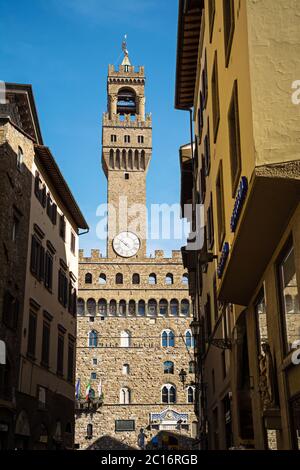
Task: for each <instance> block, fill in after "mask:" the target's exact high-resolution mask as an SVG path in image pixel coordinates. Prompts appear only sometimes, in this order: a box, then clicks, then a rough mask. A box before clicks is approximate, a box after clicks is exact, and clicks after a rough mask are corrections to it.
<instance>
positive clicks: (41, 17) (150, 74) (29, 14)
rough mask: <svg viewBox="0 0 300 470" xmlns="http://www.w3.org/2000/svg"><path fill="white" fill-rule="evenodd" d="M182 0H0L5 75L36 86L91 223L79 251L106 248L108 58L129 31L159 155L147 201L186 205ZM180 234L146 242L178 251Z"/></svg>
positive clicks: (114, 58)
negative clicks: (179, 93)
mask: <svg viewBox="0 0 300 470" xmlns="http://www.w3.org/2000/svg"><path fill="white" fill-rule="evenodd" d="M177 7H178V5H177V1H176V0H142V1H141V0H110V1H106V0H26V1H24V0H14V1H13V2H9V1H7V0H0V8H1V16H0V57H1V60H0V63H1V67H0V80H4V81H7V82H17V83H31V84H32V85H33V91H34V94H35V99H36V104H37V108H38V113H39V119H40V123H41V128H42V133H43V137H44V141H45V144H46V145H47V146H49V147H50V148H51V150H52V152H53V154H54V156H55V158H56V160H57V162H58V164H59V166H60V168H61V170H62V172H63V174H64V176H65V178H66V180H67V182H68V184H69V186H70V188H71V190H72V192H73V194H74V196H75V197H76V200H77V201H78V203H79V205H80V208H81V210H82V212H83V213H84V215H85V217H86V219H87V221H88V223H89V225H90V233H89V234H88V235H85V236H84V237H81V240H80V244H81V248H84V249H85V250H87V251H89V250H90V249H91V248H99V249H101V251H102V252H104V251H105V243H104V242H103V241H100V240H98V239H97V236H96V232H95V227H96V224H97V222H98V221H99V219H98V218H97V217H96V209H97V206H98V205H99V204H100V203H103V202H106V179H105V176H104V174H103V173H102V169H101V165H100V162H101V118H102V112H103V111H105V110H106V77H107V67H108V64H110V63H112V64H116V65H117V64H118V63H119V62H120V59H121V43H122V38H123V35H124V34H125V33H127V35H128V49H129V54H130V59H131V61H132V63H133V64H134V65H144V66H145V70H146V76H147V86H146V96H147V103H146V106H147V112H152V118H153V156H152V162H151V165H150V168H149V172H148V177H147V204H148V205H150V204H152V203H158V204H161V203H168V204H174V203H178V202H179V194H180V186H179V183H180V182H179V157H178V148H179V146H180V145H182V144H183V143H186V142H187V141H188V139H189V130H188V115H187V113H184V112H180V111H175V110H174V91H175V64H176V35H177ZM182 243H183V242H182V241H180V240H161V241H159V240H157V241H151V242H149V243H148V251H149V252H152V251H153V250H154V249H159V248H161V249H165V250H167V251H169V250H170V249H178V248H179V247H180V246H181V245H182Z"/></svg>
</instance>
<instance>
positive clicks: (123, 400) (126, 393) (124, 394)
mask: <svg viewBox="0 0 300 470" xmlns="http://www.w3.org/2000/svg"><path fill="white" fill-rule="evenodd" d="M130 395H131V393H130V389H129V388H127V387H124V388H121V390H120V404H121V405H129V404H130Z"/></svg>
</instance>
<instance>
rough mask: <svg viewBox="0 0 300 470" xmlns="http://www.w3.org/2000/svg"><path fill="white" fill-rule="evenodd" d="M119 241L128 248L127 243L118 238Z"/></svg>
mask: <svg viewBox="0 0 300 470" xmlns="http://www.w3.org/2000/svg"><path fill="white" fill-rule="evenodd" d="M120 242H121V243H123V245H125V246H126V247H127V248H129V245H128V244H127V243H125V242H124V241H123V240H120Z"/></svg>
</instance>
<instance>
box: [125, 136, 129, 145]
mask: <svg viewBox="0 0 300 470" xmlns="http://www.w3.org/2000/svg"><path fill="white" fill-rule="evenodd" d="M124 141H125V143H126V144H130V135H125V136H124Z"/></svg>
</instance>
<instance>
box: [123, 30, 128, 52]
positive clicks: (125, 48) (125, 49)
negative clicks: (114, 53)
mask: <svg viewBox="0 0 300 470" xmlns="http://www.w3.org/2000/svg"><path fill="white" fill-rule="evenodd" d="M122 51H123V52H124V55H125V56H128V50H127V34H125V35H124V39H123V42H122Z"/></svg>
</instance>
